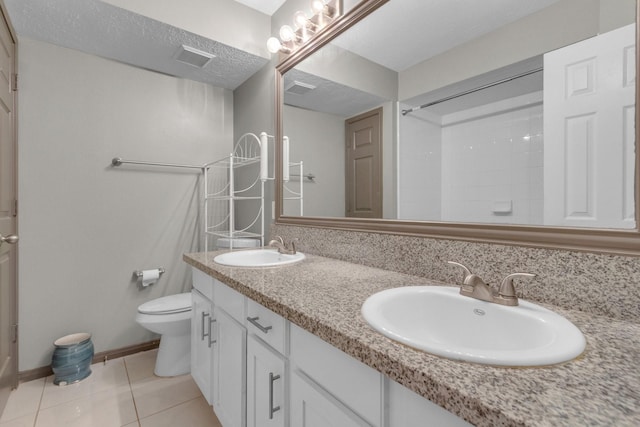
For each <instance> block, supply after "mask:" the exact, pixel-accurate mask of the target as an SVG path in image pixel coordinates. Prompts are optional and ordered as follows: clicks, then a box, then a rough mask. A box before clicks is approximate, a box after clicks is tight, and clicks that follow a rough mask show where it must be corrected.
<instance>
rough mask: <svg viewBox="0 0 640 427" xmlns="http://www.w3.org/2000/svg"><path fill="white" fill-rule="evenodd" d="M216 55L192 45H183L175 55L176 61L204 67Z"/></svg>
mask: <svg viewBox="0 0 640 427" xmlns="http://www.w3.org/2000/svg"><path fill="white" fill-rule="evenodd" d="M215 57H216V56H215V55H214V54H212V53H207V52H203V51H201V50H198V49H195V48H193V47H190V46H185V45H182V46H180V49H178V52H177V53H176V55H175V56H174V58H175V59H176V61H180V62H183V63H185V64H189V65H191V66H193V67H198V68H204V66H205V65H207V64H208V63H209V62H210V61H211V60H212V59H213V58H215Z"/></svg>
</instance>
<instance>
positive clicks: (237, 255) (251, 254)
mask: <svg viewBox="0 0 640 427" xmlns="http://www.w3.org/2000/svg"><path fill="white" fill-rule="evenodd" d="M304 258H305V256H304V254H303V253H301V252H296V253H295V254H293V255H286V254H281V253H280V252H278V250H277V249H270V248H263V249H250V250H243V251H235V252H227V253H224V254H220V255H218V256H216V257H215V258H213V261H214V262H217V263H218V264H222V265H228V266H232V267H276V266H279V265H287V264H293V263H295V262H299V261H302V260H303V259H304Z"/></svg>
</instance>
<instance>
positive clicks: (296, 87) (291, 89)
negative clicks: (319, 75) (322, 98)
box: [284, 80, 316, 95]
mask: <svg viewBox="0 0 640 427" xmlns="http://www.w3.org/2000/svg"><path fill="white" fill-rule="evenodd" d="M315 88H316V87H315V86H314V85H310V84H309V83H302V82H299V81H297V80H294V81H293V82H292V83H290V84H289V85H288V86H287V87H286V88H285V89H284V91H285V92H287V93H293V94H294V95H304V94H305V93H307V92H309V91H312V90H314V89H315Z"/></svg>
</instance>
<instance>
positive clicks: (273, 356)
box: [247, 336, 287, 427]
mask: <svg viewBox="0 0 640 427" xmlns="http://www.w3.org/2000/svg"><path fill="white" fill-rule="evenodd" d="M286 381H287V378H286V363H285V360H284V359H283V357H282V356H280V355H279V354H278V353H277V352H275V351H274V350H273V349H271V348H270V347H269V346H268V345H267V344H265V343H264V342H262V341H260V340H259V339H258V338H255V337H254V336H249V338H248V339H247V426H248V427H285V425H286V419H287V417H286V414H287V405H286V399H285V396H286V393H285V387H286Z"/></svg>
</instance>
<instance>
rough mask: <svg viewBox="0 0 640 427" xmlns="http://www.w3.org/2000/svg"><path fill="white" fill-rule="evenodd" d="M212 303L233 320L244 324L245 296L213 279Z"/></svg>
mask: <svg viewBox="0 0 640 427" xmlns="http://www.w3.org/2000/svg"><path fill="white" fill-rule="evenodd" d="M213 295H214V298H213V303H214V304H215V305H216V306H217V307H219V308H221V309H223V310H224V311H226V312H227V314H229V315H230V316H231V317H232V318H233V319H234V320H236V321H237V322H238V323H240V324H244V318H245V314H244V313H245V300H246V298H245V296H244V295H242V294H241V293H240V292H237V291H235V290H233V289H231V288H230V287H229V286H227V285H225V284H224V283H222V282H221V281H219V280H216V279H213Z"/></svg>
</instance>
